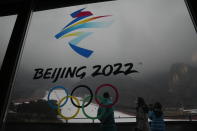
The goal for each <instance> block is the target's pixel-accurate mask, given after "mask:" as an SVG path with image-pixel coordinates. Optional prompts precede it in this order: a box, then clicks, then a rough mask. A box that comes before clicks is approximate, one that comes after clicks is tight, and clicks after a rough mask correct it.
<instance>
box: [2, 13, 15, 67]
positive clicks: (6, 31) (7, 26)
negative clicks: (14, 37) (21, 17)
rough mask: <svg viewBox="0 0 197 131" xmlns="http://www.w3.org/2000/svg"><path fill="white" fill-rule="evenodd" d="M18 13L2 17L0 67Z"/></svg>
mask: <svg viewBox="0 0 197 131" xmlns="http://www.w3.org/2000/svg"><path fill="white" fill-rule="evenodd" d="M16 17H17V16H16V15H12V16H4V17H0V69H1V65H2V62H3V59H4V56H5V53H6V50H7V46H8V43H9V40H10V36H11V34H12V30H13V28H14V23H15V21H16Z"/></svg>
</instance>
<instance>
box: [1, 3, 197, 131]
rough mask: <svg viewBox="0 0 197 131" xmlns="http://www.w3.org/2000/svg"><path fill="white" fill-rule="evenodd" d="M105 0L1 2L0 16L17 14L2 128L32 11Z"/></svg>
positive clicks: (4, 70)
mask: <svg viewBox="0 0 197 131" xmlns="http://www.w3.org/2000/svg"><path fill="white" fill-rule="evenodd" d="M104 1H112V0H74V1H68V0H18V1H17V2H11V1H10V2H7V3H6V2H0V16H8V15H14V14H17V19H16V22H15V26H14V29H13V32H12V35H11V38H10V41H9V45H8V48H7V51H6V54H5V57H4V61H3V64H2V67H1V70H0V81H1V87H0V130H1V129H2V128H3V125H4V120H5V114H6V109H7V106H8V101H9V96H10V93H11V89H12V84H13V81H14V76H15V72H16V68H17V64H18V60H19V58H20V54H21V50H22V48H23V42H24V39H25V34H26V31H27V27H28V23H29V21H30V17H31V13H32V11H41V10H48V9H54V8H60V7H67V6H74V5H80V4H88V3H96V2H104ZM185 3H186V5H187V7H188V10H189V12H190V15H191V18H192V20H193V23H194V27H195V29H196V31H197V26H196V25H197V17H196V15H195V14H196V8H195V7H194V3H192V1H191V0H185Z"/></svg>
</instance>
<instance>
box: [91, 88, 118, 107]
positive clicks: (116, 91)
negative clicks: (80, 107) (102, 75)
mask: <svg viewBox="0 0 197 131" xmlns="http://www.w3.org/2000/svg"><path fill="white" fill-rule="evenodd" d="M106 86H107V87H112V88H113V89H114V91H115V93H116V98H115V100H114V102H113V103H112V104H109V105H104V104H101V103H100V102H99V100H98V97H96V96H97V94H98V91H99V90H100V89H101V88H103V87H106ZM118 98H119V93H118V90H117V88H116V87H115V86H113V85H111V84H102V85H100V86H98V87H97V88H96V91H95V101H96V103H97V104H98V105H100V106H101V107H107V108H111V107H112V106H113V105H115V104H116V103H117V102H118Z"/></svg>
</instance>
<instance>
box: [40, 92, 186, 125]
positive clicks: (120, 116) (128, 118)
mask: <svg viewBox="0 0 197 131" xmlns="http://www.w3.org/2000/svg"><path fill="white" fill-rule="evenodd" d="M47 96H48V93H46V95H45V97H44V98H43V99H45V100H47ZM65 96H66V94H65V92H64V91H63V90H55V91H53V92H52V93H51V95H50V100H52V99H53V100H57V101H60V100H61V99H62V98H63V97H65ZM78 99H79V100H80V104H82V99H81V98H79V97H78ZM61 110H62V114H63V115H65V116H67V117H70V116H72V115H73V114H74V113H75V112H76V110H77V108H76V107H75V106H73V104H72V103H71V101H70V99H68V102H67V103H66V105H64V106H63V107H62V108H61ZM97 110H98V105H96V104H94V103H91V104H90V105H89V106H87V107H86V108H85V112H86V113H87V114H88V115H89V116H92V117H95V116H96V114H97ZM114 116H115V121H116V122H136V118H135V116H132V115H128V114H125V113H122V112H119V111H117V110H115V112H114ZM59 118H60V119H61V120H62V121H63V122H68V123H92V122H95V123H98V122H99V120H97V119H96V120H94V121H93V120H91V119H87V117H86V116H85V115H84V114H83V112H82V109H80V111H79V114H78V115H77V116H76V117H75V118H74V119H70V120H68V121H66V120H64V119H62V118H61V117H60V116H59ZM165 121H188V120H185V119H165Z"/></svg>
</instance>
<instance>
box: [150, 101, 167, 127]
mask: <svg viewBox="0 0 197 131" xmlns="http://www.w3.org/2000/svg"><path fill="white" fill-rule="evenodd" d="M148 114H149V118H150V119H151V126H150V127H151V131H165V122H164V120H163V112H162V105H161V104H160V103H159V102H156V103H155V104H154V108H153V111H149V113H148Z"/></svg>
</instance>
